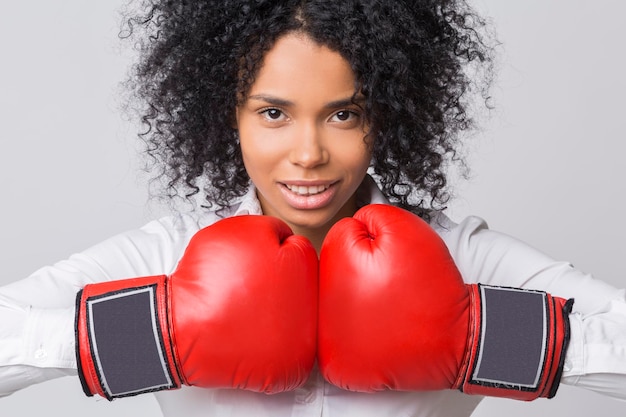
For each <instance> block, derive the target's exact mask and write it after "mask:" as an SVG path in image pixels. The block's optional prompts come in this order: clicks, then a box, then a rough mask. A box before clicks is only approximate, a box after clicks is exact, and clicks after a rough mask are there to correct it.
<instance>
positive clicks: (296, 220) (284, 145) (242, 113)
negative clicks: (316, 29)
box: [237, 34, 371, 240]
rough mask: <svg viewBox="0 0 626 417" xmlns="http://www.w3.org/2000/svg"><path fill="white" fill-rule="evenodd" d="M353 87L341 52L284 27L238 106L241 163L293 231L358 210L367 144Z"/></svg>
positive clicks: (308, 230)
mask: <svg viewBox="0 0 626 417" xmlns="http://www.w3.org/2000/svg"><path fill="white" fill-rule="evenodd" d="M354 94H355V78H354V74H353V72H352V70H351V68H350V65H349V64H348V62H347V61H346V60H345V59H344V58H342V56H341V55H339V54H338V53H337V52H334V51H332V50H330V49H329V48H327V47H325V46H321V45H319V44H316V43H315V42H314V41H312V40H311V39H309V38H308V37H306V36H305V35H301V34H288V35H285V36H283V37H281V38H279V39H278V41H277V42H276V44H275V45H274V47H273V48H272V49H271V50H270V51H269V52H268V53H267V54H266V56H265V59H264V62H263V65H262V67H261V69H260V71H259V73H258V76H257V77H256V80H255V82H254V84H252V86H251V88H250V92H249V95H248V96H247V97H246V100H245V102H244V103H243V104H242V105H241V106H240V107H239V108H238V109H237V125H238V129H239V137H240V142H241V151H242V153H243V161H244V165H245V168H246V170H247V172H248V174H249V176H250V178H251V179H252V182H253V183H254V184H255V185H256V187H257V189H258V198H259V200H260V202H261V207H262V208H263V212H264V214H267V215H271V216H275V217H278V218H281V219H282V220H284V221H285V222H286V223H287V224H289V226H291V228H292V229H293V230H294V232H295V233H297V234H303V235H305V236H307V235H311V234H313V235H315V234H316V233H317V234H319V233H322V234H325V232H326V231H327V230H328V228H330V226H332V224H334V223H335V222H336V221H337V220H339V219H340V218H342V217H346V216H351V215H352V214H354V211H355V210H356V205H355V197H354V194H355V191H356V189H357V187H358V186H359V184H360V183H361V181H362V180H363V178H364V176H365V174H366V171H367V168H368V166H369V163H370V159H371V151H370V147H369V146H368V145H367V144H366V141H365V137H366V131H367V126H366V125H365V123H364V117H363V111H362V109H361V108H360V107H359V105H357V104H353V103H352V97H353V96H354ZM358 101H359V96H358V95H357V100H356V102H357V103H358ZM309 237H310V236H309ZM312 240H313V239H312Z"/></svg>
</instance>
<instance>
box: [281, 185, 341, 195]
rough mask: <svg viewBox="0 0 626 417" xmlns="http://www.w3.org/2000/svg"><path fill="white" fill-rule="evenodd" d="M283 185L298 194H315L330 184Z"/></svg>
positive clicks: (324, 189)
mask: <svg viewBox="0 0 626 417" xmlns="http://www.w3.org/2000/svg"><path fill="white" fill-rule="evenodd" d="M285 187H287V188H289V190H291V192H294V193H296V194H298V195H315V194H319V193H322V192H324V191H326V190H327V189H328V188H329V187H330V185H308V186H307V185H292V184H285Z"/></svg>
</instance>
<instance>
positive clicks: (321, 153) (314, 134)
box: [289, 123, 330, 168]
mask: <svg viewBox="0 0 626 417" xmlns="http://www.w3.org/2000/svg"><path fill="white" fill-rule="evenodd" d="M293 144H294V145H293V147H292V149H291V152H290V155H289V159H290V161H291V163H292V164H295V165H299V166H301V167H303V168H314V167H316V166H318V165H323V164H325V163H326V162H328V158H329V156H330V155H329V153H328V150H327V149H326V146H325V145H324V139H323V134H322V132H321V131H320V128H319V127H318V126H316V124H315V123H303V124H301V125H300V126H298V129H296V130H295V131H294V141H293Z"/></svg>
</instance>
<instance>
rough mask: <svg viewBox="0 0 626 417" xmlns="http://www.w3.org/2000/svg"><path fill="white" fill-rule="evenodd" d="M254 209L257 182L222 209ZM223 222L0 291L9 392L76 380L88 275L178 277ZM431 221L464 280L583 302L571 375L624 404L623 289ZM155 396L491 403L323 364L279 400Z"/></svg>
mask: <svg viewBox="0 0 626 417" xmlns="http://www.w3.org/2000/svg"><path fill="white" fill-rule="evenodd" d="M358 193H359V194H358V201H359V204H360V205H365V204H368V203H379V204H388V201H387V200H386V199H385V197H384V196H383V194H382V193H381V192H380V190H379V189H378V188H377V187H376V185H375V183H374V182H373V180H372V179H371V178H369V177H368V178H366V181H364V183H363V185H362V186H361V187H360V189H359V192H358ZM244 214H261V207H260V204H259V202H258V199H257V198H256V190H255V188H254V187H251V188H250V190H249V192H248V193H247V194H246V195H245V196H244V198H243V199H242V200H241V202H240V203H239V204H237V205H236V206H233V207H232V208H230V209H226V210H225V211H224V212H223V213H222V216H224V217H229V216H234V215H244ZM219 218H220V217H219V216H218V215H217V214H216V213H214V212H203V213H201V214H185V215H178V216H170V217H165V218H162V219H159V220H155V221H152V222H150V223H148V224H147V225H145V226H144V227H142V228H141V229H138V230H134V231H130V232H127V233H123V234H120V235H118V236H115V237H113V238H111V239H109V240H106V241H105V242H103V243H101V244H98V245H96V246H94V247H92V248H90V249H87V250H86V251H84V252H82V253H79V254H76V255H73V256H71V257H70V258H69V259H67V260H65V261H62V262H59V263H57V264H55V265H52V266H49V267H45V268H42V269H40V270H38V271H36V272H35V273H33V274H32V275H31V276H30V277H28V278H25V279H23V280H20V281H17V282H14V283H12V284H9V285H6V286H4V287H2V288H0V396H4V395H9V394H11V393H12V392H15V391H17V390H19V389H21V388H24V387H26V386H29V385H31V384H34V383H39V382H43V381H46V380H49V379H52V378H56V377H60V376H63V375H76V360H75V347H74V328H73V326H74V304H75V296H76V293H77V292H78V290H79V289H80V288H82V287H83V286H84V285H86V284H87V283H90V282H101V281H106V280H117V279H124V278H130V277H139V276H148V275H157V274H168V273H170V272H172V271H173V270H174V269H175V267H176V264H177V262H178V260H179V258H180V257H181V255H182V253H183V250H184V248H185V247H186V245H187V243H188V241H189V239H190V238H191V236H193V234H194V233H195V232H197V231H198V230H199V229H200V228H202V227H205V226H208V225H210V224H212V223H213V222H215V221H217V220H219ZM431 225H432V227H433V228H434V229H435V230H436V231H437V232H438V233H439V235H440V236H441V237H442V238H443V240H444V241H445V243H446V244H447V246H448V248H449V249H450V252H451V254H452V256H453V257H454V260H455V261H456V263H457V266H458V268H459V270H460V271H461V274H462V275H463V277H464V279H465V281H466V282H468V283H474V282H481V283H484V284H492V285H504V286H511V287H520V288H531V289H540V290H545V291H547V292H549V293H551V294H553V295H556V296H559V297H564V298H574V299H575V303H574V310H573V312H572V314H571V315H570V321H571V328H572V337H571V342H570V347H569V349H568V351H567V355H566V362H565V369H564V374H563V379H562V382H563V383H565V384H571V385H578V386H581V387H584V388H588V389H592V390H595V391H597V392H600V393H604V394H606V395H610V396H613V397H617V398H622V399H626V297H625V293H624V290H619V289H615V288H613V287H611V286H609V285H608V284H605V283H603V282H601V281H597V280H595V279H593V278H592V277H591V276H589V275H586V274H583V273H582V272H580V271H577V270H576V269H574V268H573V267H572V266H571V265H569V264H567V263H562V262H556V261H554V260H552V259H550V258H549V257H547V256H545V255H544V254H542V253H541V252H539V251H537V250H535V249H533V248H531V247H529V246H528V245H526V244H524V243H522V242H520V241H518V240H516V239H513V238H511V237H509V236H506V235H504V234H500V233H497V232H494V231H491V230H489V229H488V227H487V225H486V223H485V222H484V221H483V220H482V219H480V218H477V217H468V218H466V219H465V220H463V221H462V222H461V223H459V224H456V223H454V222H452V221H451V220H450V219H448V218H447V217H446V216H445V215H443V214H439V215H437V216H436V217H435V218H434V219H433V220H432V221H431ZM223 343H228V342H227V341H223ZM154 395H156V397H157V400H158V402H159V404H160V406H161V409H162V411H163V414H164V416H180V415H184V416H188V417H194V416H219V417H223V416H229V417H238V416H251V415H254V416H259V417H263V416H272V417H281V416H294V417H295V416H316V417H336V416H342V417H345V416H359V417H374V416H376V417H384V416H393V417H398V416H416V417H427V416H429V417H430V416H445V417H457V416H458V417H462V416H469V415H470V414H471V413H472V411H473V410H474V409H475V408H476V406H477V405H478V403H479V402H480V400H481V399H482V397H479V396H469V395H464V394H462V393H460V392H458V391H455V390H445V391H433V392H394V391H388V392H381V393H376V394H363V393H354V392H348V391H344V390H341V389H338V388H336V387H333V386H331V385H330V384H328V383H326V382H325V381H324V379H323V378H322V377H321V375H320V374H319V372H317V370H315V371H314V372H313V373H312V375H311V377H310V378H309V380H308V381H307V383H306V384H305V385H304V386H303V387H301V388H299V389H297V390H295V391H293V392H288V393H282V394H277V395H266V394H257V393H252V392H247V391H241V390H227V389H219V390H208V389H200V388H194V387H183V388H181V389H179V390H173V391H163V392H159V393H156V394H154ZM557 395H558V394H557ZM119 401H123V399H122V400H119Z"/></svg>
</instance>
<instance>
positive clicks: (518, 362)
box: [457, 284, 573, 401]
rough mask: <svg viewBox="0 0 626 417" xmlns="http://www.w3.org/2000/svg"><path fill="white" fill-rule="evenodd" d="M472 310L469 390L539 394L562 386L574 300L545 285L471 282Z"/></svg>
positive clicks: (464, 386)
mask: <svg viewBox="0 0 626 417" xmlns="http://www.w3.org/2000/svg"><path fill="white" fill-rule="evenodd" d="M470 292H471V293H472V299H473V302H472V308H471V309H472V311H471V316H472V318H471V319H470V345H469V347H468V349H469V351H468V358H467V361H466V364H465V366H466V369H465V370H464V371H463V372H462V373H461V375H460V377H461V378H463V380H462V381H459V383H458V386H457V387H458V388H459V389H461V391H463V392H465V393H467V394H477V395H488V396H495V397H505V398H513V399H518V400H526V401H530V400H534V399H536V398H539V397H548V398H551V397H553V396H554V395H555V394H556V390H557V388H558V386H559V382H560V378H561V371H562V368H563V360H564V357H565V353H566V350H567V344H568V342H569V313H570V311H571V307H572V304H573V300H569V301H566V300H564V299H561V298H556V297H552V296H551V295H550V294H547V293H545V292H542V291H529V290H523V289H516V288H505V287H493V286H487V285H481V284H478V285H470Z"/></svg>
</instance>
